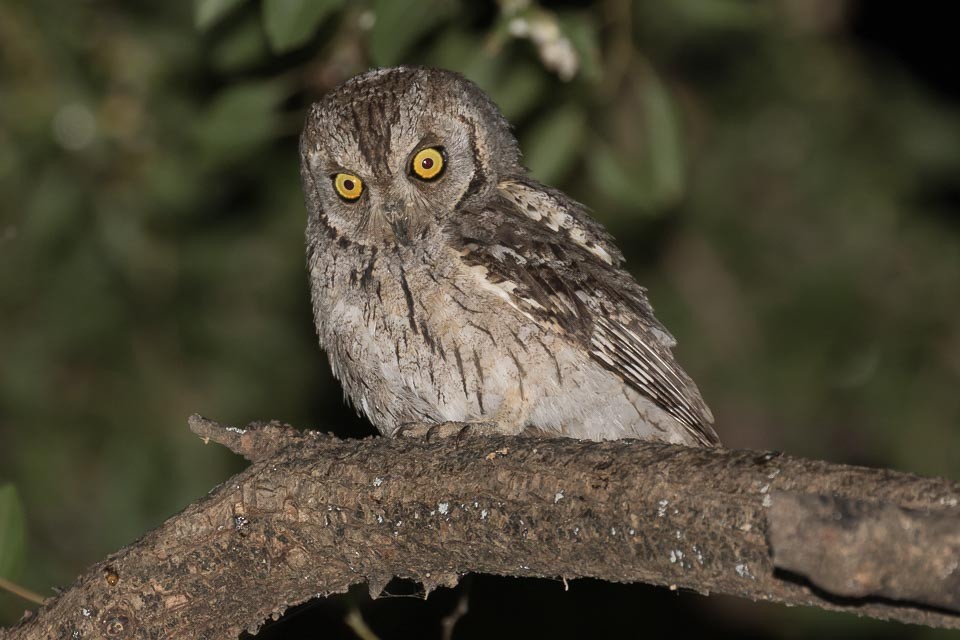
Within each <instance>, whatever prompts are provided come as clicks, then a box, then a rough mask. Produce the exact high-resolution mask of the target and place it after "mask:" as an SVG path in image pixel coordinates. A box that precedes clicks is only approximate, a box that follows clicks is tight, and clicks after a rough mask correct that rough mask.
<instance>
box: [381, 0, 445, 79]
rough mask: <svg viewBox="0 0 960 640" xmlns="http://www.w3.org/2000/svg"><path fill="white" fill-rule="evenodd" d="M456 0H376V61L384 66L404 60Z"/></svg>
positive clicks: (441, 19)
mask: <svg viewBox="0 0 960 640" xmlns="http://www.w3.org/2000/svg"><path fill="white" fill-rule="evenodd" d="M456 8H457V3H456V2H454V1H453V0H374V3H373V11H374V15H375V16H376V18H375V21H374V23H373V29H372V30H371V32H370V55H371V57H372V58H373V63H374V64H375V65H377V66H381V67H385V66H390V65H394V64H397V63H399V62H400V61H401V59H402V58H403V56H404V54H405V53H407V51H408V49H409V48H410V47H411V46H412V45H413V44H414V43H416V42H417V40H418V39H419V38H420V37H421V36H423V35H424V34H425V33H427V32H429V31H431V30H432V29H433V27H434V26H436V25H437V24H438V23H440V22H442V21H443V20H444V19H446V18H447V17H449V16H450V15H452V14H453V13H454V11H455V10H456Z"/></svg>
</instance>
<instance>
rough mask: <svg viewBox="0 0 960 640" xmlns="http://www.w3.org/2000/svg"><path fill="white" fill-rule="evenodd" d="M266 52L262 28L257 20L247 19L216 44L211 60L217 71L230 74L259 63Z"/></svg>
mask: <svg viewBox="0 0 960 640" xmlns="http://www.w3.org/2000/svg"><path fill="white" fill-rule="evenodd" d="M266 52H267V45H266V41H265V40H264V37H263V27H262V25H261V24H260V21H259V20H258V19H256V18H254V17H249V19H245V20H244V21H243V22H242V23H241V24H239V25H237V26H236V27H235V28H233V29H232V30H231V31H230V33H228V34H226V35H225V36H224V37H223V38H222V39H220V41H219V42H217V44H216V46H215V47H214V49H213V52H212V54H211V59H212V61H213V64H214V66H215V67H216V68H217V69H218V70H220V71H225V72H231V71H237V70H240V69H243V68H246V67H250V66H252V65H254V64H256V63H258V62H260V61H261V60H263V59H264V57H265V56H266Z"/></svg>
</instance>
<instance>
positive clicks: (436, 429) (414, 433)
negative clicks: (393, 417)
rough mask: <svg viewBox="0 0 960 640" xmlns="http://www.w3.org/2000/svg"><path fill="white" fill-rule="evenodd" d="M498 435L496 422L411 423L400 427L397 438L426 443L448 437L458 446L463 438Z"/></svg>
mask: <svg viewBox="0 0 960 640" xmlns="http://www.w3.org/2000/svg"><path fill="white" fill-rule="evenodd" d="M498 433H500V431H499V425H498V424H497V423H496V422H437V423H434V424H430V423H424V422H411V423H408V424H405V425H403V426H401V427H400V429H399V430H398V431H397V436H399V437H402V438H423V439H424V440H426V441H427V442H430V441H432V440H441V439H446V438H450V437H454V438H456V441H457V443H458V444H459V443H460V441H461V440H463V439H464V438H470V437H473V436H478V435H480V436H489V435H496V434H498Z"/></svg>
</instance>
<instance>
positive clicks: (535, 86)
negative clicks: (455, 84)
mask: <svg viewBox="0 0 960 640" xmlns="http://www.w3.org/2000/svg"><path fill="white" fill-rule="evenodd" d="M427 58H428V59H430V60H437V61H442V65H443V67H444V68H446V69H450V70H451V71H457V72H459V73H462V74H463V75H465V76H466V77H468V78H470V80H472V81H474V82H476V83H477V84H478V85H480V86H481V87H482V88H483V89H484V90H485V91H486V92H487V93H489V94H490V97H491V98H493V101H494V102H495V103H496V104H497V106H499V107H500V110H501V111H502V112H503V115H504V116H506V118H507V120H510V121H511V122H512V123H514V124H515V123H516V121H517V120H518V119H519V118H521V117H523V116H524V115H526V114H527V113H528V112H529V111H530V110H531V109H532V108H533V107H535V106H536V105H537V103H538V102H539V101H540V99H541V98H542V97H543V93H544V90H545V88H546V86H547V76H546V75H545V74H544V73H543V69H542V68H541V67H540V65H538V64H536V63H534V62H532V61H530V60H529V59H518V58H516V57H514V56H507V55H503V54H501V55H493V54H491V53H489V51H488V48H487V47H485V46H484V42H483V40H482V39H481V38H478V37H477V36H475V35H473V34H471V33H470V32H468V31H462V30H460V29H445V30H444V31H443V33H442V34H441V35H440V37H439V38H438V39H437V42H436V44H435V45H434V46H433V48H432V49H431V50H430V54H429V55H428V56H427Z"/></svg>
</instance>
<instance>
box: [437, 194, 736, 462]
mask: <svg viewBox="0 0 960 640" xmlns="http://www.w3.org/2000/svg"><path fill="white" fill-rule="evenodd" d="M448 231H449V232H450V234H449V235H450V240H451V242H453V243H454V246H455V247H456V249H457V250H458V251H459V253H460V256H461V259H462V260H463V262H464V263H465V264H466V265H468V266H471V267H478V266H479V267H483V268H484V269H485V274H486V275H485V277H486V279H487V281H488V282H489V284H491V285H493V286H495V287H497V289H498V293H501V295H502V296H505V297H506V298H507V299H508V301H509V302H510V304H511V305H512V306H514V307H515V308H516V309H518V310H519V311H520V312H522V313H524V314H525V315H527V316H528V317H530V318H531V319H534V320H536V321H537V322H539V323H541V324H547V325H550V326H552V328H553V329H554V331H556V332H557V333H560V334H563V335H565V336H566V337H567V338H568V339H569V340H572V341H574V342H576V343H577V344H579V345H580V346H581V347H582V348H583V349H584V350H586V351H588V352H589V353H590V355H591V357H592V358H593V359H594V360H595V361H596V362H598V363H599V364H600V365H602V366H603V367H605V368H606V369H608V370H609V371H612V372H613V373H615V374H616V375H617V376H619V377H620V378H621V379H622V380H623V381H624V382H626V383H627V384H628V385H630V386H631V387H633V388H634V389H636V390H637V391H638V392H639V393H641V394H642V395H644V396H646V397H647V398H649V399H650V400H651V401H653V402H654V403H655V404H657V405H658V406H659V407H661V408H662V409H664V410H665V411H667V412H668V413H669V414H670V415H672V416H673V417H674V418H675V419H676V420H677V421H678V422H679V423H680V424H682V425H683V426H684V427H685V428H686V429H687V430H688V431H689V432H690V433H691V434H692V435H693V437H694V438H696V440H697V441H698V442H701V443H703V444H705V445H716V444H719V438H718V437H717V434H716V432H715V431H714V430H713V426H712V423H713V415H712V414H711V413H710V409H709V408H707V406H706V404H705V403H704V401H703V399H702V398H701V397H700V392H699V391H698V390H697V387H696V385H695V384H694V382H693V381H692V380H691V379H690V377H689V376H687V374H686V373H685V372H684V371H683V370H682V369H681V368H680V366H679V365H678V364H677V362H676V360H674V358H673V354H672V353H671V351H670V349H671V347H673V346H675V345H676V340H674V338H673V336H671V335H670V333H669V332H668V331H667V330H666V329H665V328H664V327H663V325H661V324H660V322H659V321H658V320H657V319H656V318H655V317H654V315H653V308H652V307H651V306H650V303H649V302H648V300H647V296H646V290H645V289H644V288H643V287H641V286H640V285H638V284H637V283H636V281H635V280H634V279H633V277H632V276H631V275H630V274H629V273H627V272H626V271H625V270H624V269H622V268H621V265H622V264H623V255H622V254H621V253H620V251H619V250H618V249H617V248H616V246H615V245H614V243H613V238H612V237H611V236H610V235H609V234H608V233H607V232H606V230H605V229H604V228H603V227H602V226H601V225H600V223H598V222H597V221H595V220H594V219H593V218H592V217H591V216H590V215H589V214H588V213H587V212H586V210H585V209H584V207H583V206H582V205H579V204H578V203H576V202H574V201H573V200H571V199H570V198H568V197H567V196H565V195H564V194H563V193H562V192H560V191H557V190H554V189H550V188H549V187H545V186H543V185H540V184H538V183H536V182H533V181H532V180H526V179H516V180H508V181H504V182H501V183H500V184H499V185H498V189H497V194H496V196H495V197H494V198H492V199H491V200H490V201H488V203H487V204H486V205H484V206H482V207H480V206H477V207H475V208H472V209H467V210H465V211H461V212H459V213H458V214H457V215H456V216H454V217H453V219H451V220H450V221H449V222H448Z"/></svg>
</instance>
